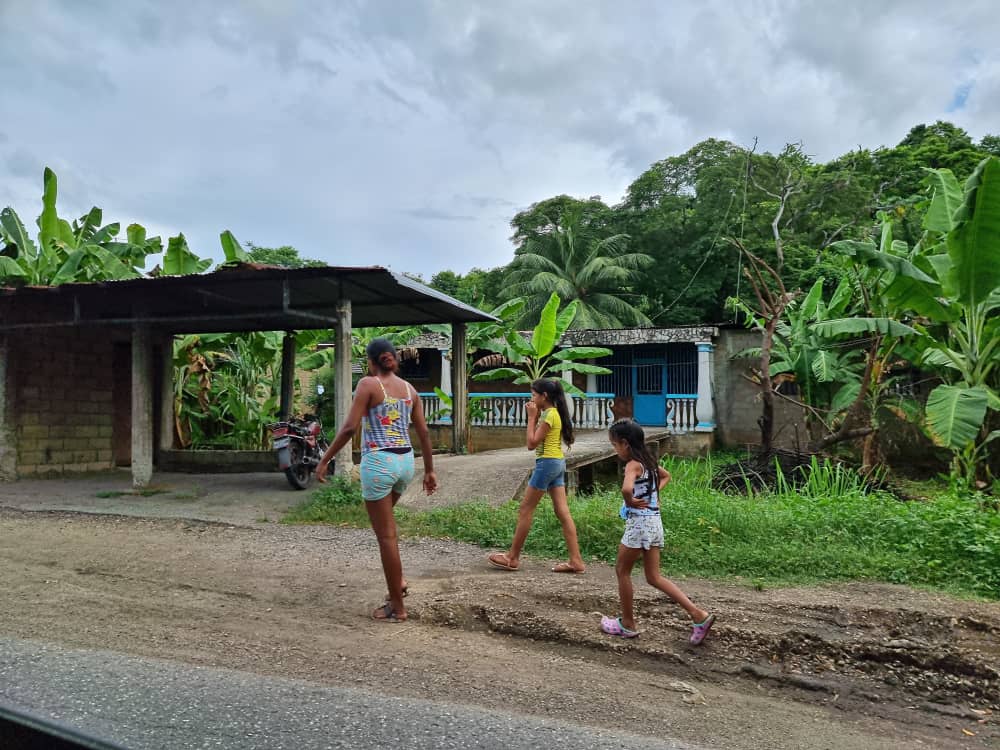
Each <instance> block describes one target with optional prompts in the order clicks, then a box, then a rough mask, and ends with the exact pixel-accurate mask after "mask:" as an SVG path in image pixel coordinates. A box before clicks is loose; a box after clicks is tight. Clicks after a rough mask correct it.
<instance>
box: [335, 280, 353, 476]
mask: <svg viewBox="0 0 1000 750" xmlns="http://www.w3.org/2000/svg"><path fill="white" fill-rule="evenodd" d="M353 344H354V342H353V341H352V340H351V301H350V300H349V299H342V300H340V302H339V303H338V304H337V324H336V326H335V327H334V344H333V347H334V348H333V385H334V390H335V391H336V393H334V398H333V407H334V410H335V413H336V415H337V425H341V424H343V423H344V419H345V418H346V417H347V412H349V411H350V410H351V348H352V346H353ZM352 442H353V441H350V440H349V441H348V442H347V445H345V446H344V447H343V448H342V449H341V451H340V453H338V454H337V455H336V456H334V461H336V464H335V465H334V474H335V475H336V476H339V477H346V476H350V474H351V468H352V467H353V465H354V457H353V456H352V455H351V450H352V447H353V446H352Z"/></svg>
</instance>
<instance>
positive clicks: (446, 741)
mask: <svg viewBox="0 0 1000 750" xmlns="http://www.w3.org/2000/svg"><path fill="white" fill-rule="evenodd" d="M0 701H2V702H3V703H5V704H7V705H12V706H14V707H19V708H21V709H25V710H28V711H30V712H32V713H34V714H36V715H39V716H43V717H48V718H53V719H56V720H57V721H59V722H60V723H62V724H64V725H68V726H71V727H74V728H77V729H79V730H82V731H85V732H87V733H89V734H91V735H95V736H98V737H101V738H103V739H105V740H110V741H113V742H117V743H119V744H121V745H123V746H125V747H128V748H135V749H138V748H151V749H152V748H156V749H160V748H177V749H178V750H180V749H182V748H239V749H240V750H253V749H254V748H268V750H279V749H281V748H296V749H297V750H308V749H309V748H341V747H343V748H347V747H350V748H357V747H370V748H388V747H397V746H402V747H411V748H503V749H504V750H516V749H517V748H546V750H547V749H548V748H551V747H565V748H579V749H580V750H588V749H590V748H637V749H641V750H697V748H695V746H693V745H687V744H681V743H676V742H669V741H667V742H665V741H661V740H654V739H650V738H648V737H640V736H637V735H629V734H624V733H618V732H609V731H604V730H596V729H590V728H587V727H580V726H574V725H570V724H565V723H560V722H554V721H544V720H539V719H535V718H531V717H526V716H521V715H517V714H506V713H498V712H492V711H483V710H478V709H472V708H469V707H465V706H460V705H453V704H447V703H437V702H433V701H421V700H412V699H401V698H392V697H386V696H381V695H378V694H375V693H368V692H363V691H360V690H351V689H346V688H333V687H325V686H322V685H317V684H313V683H309V682H303V681H296V680H287V679H277V678H269V677H262V676H260V675H256V674H250V673H245V672H237V671H232V670H225V669H215V668H206V667H195V666H190V665H186V664H179V663H176V662H167V661H161V660H156V659H144V658H137V657H131V656H124V655H122V654H117V653H114V652H111V651H82V650H71V649H66V648H62V647H60V646H56V645H52V644H46V643H40V642H35V641H25V640H15V639H10V638H0Z"/></svg>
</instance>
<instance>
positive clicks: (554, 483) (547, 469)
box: [528, 458, 566, 492]
mask: <svg viewBox="0 0 1000 750" xmlns="http://www.w3.org/2000/svg"><path fill="white" fill-rule="evenodd" d="M565 474H566V459H565V458H536V459H535V470H534V471H533V472H531V479H529V480H528V484H529V485H530V486H532V487H534V488H535V489H536V490H542V491H543V492H544V491H545V490H550V489H552V488H553V487H564V486H565V485H566V479H565Z"/></svg>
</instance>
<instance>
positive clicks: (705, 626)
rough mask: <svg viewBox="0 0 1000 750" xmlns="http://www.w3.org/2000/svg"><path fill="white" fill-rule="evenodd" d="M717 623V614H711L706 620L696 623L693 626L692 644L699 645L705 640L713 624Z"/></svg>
mask: <svg viewBox="0 0 1000 750" xmlns="http://www.w3.org/2000/svg"><path fill="white" fill-rule="evenodd" d="M714 624H715V615H709V616H708V617H706V618H705V622H700V623H695V624H694V626H692V628H691V638H690V641H691V645H692V646H697V645H698V644H699V643H701V642H702V641H703V640H705V636H706V635H708V631H709V630H711V629H712V625H714Z"/></svg>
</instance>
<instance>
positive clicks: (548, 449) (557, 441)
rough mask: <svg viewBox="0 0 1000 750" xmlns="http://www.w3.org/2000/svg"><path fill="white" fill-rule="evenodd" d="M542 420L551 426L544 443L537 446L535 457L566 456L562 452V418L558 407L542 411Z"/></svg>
mask: <svg viewBox="0 0 1000 750" xmlns="http://www.w3.org/2000/svg"><path fill="white" fill-rule="evenodd" d="M542 421H543V422H545V423H546V424H547V425H548V426H549V431H548V434H546V436H545V440H543V441H542V444H541V445H539V446H538V447H537V448H535V458H565V456H564V455H563V452H562V419H560V418H559V410H558V409H546V410H545V411H544V412H542Z"/></svg>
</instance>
